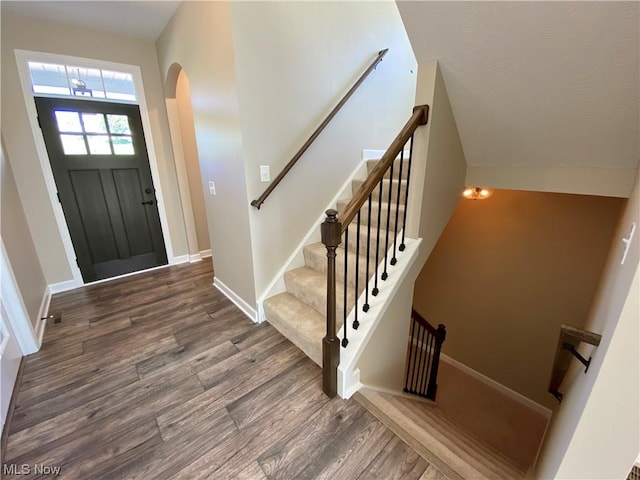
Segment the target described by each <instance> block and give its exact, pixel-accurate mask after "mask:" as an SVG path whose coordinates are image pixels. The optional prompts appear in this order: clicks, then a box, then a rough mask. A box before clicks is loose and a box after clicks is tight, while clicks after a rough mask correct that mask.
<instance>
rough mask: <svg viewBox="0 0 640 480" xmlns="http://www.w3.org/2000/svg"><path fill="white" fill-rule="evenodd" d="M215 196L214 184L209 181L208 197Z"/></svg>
mask: <svg viewBox="0 0 640 480" xmlns="http://www.w3.org/2000/svg"><path fill="white" fill-rule="evenodd" d="M215 194H216V184H215V183H214V182H213V180H209V195H215Z"/></svg>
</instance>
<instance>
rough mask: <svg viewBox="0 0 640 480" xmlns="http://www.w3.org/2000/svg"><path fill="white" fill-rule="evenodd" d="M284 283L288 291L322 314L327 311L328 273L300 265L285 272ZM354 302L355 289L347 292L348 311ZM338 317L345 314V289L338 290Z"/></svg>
mask: <svg viewBox="0 0 640 480" xmlns="http://www.w3.org/2000/svg"><path fill="white" fill-rule="evenodd" d="M284 283H285V285H286V287H287V292H289V293H290V294H292V295H293V296H294V297H296V298H297V299H298V300H300V301H301V302H303V303H306V304H307V305H309V306H310V307H313V308H314V309H315V310H316V311H317V312H318V313H320V314H321V315H323V316H324V315H326V311H327V276H326V274H324V273H322V272H319V271H317V270H314V269H313V268H309V267H300V268H294V269H293V270H289V271H288V272H285V274H284ZM353 304H354V292H353V289H349V290H348V293H347V311H351V309H352V308H353ZM336 307H337V308H336V314H337V318H343V315H344V313H343V312H344V310H343V308H344V289H342V288H338V289H337V291H336Z"/></svg>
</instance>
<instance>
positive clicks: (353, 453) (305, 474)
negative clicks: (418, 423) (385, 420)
mask: <svg viewBox="0 0 640 480" xmlns="http://www.w3.org/2000/svg"><path fill="white" fill-rule="evenodd" d="M393 436H394V435H393V433H391V432H390V431H389V430H388V429H387V428H386V427H385V426H384V425H382V424H381V423H380V422H379V421H378V420H377V419H376V418H375V417H374V416H373V415H371V414H370V413H369V412H364V414H363V415H361V416H360V417H358V419H357V420H356V421H355V422H353V424H352V425H350V426H349V428H347V430H346V431H345V432H344V433H342V434H341V435H339V436H337V437H336V438H334V439H333V441H331V442H330V443H329V444H328V445H327V446H326V448H325V449H324V450H323V451H322V453H321V454H320V455H319V456H318V457H317V458H316V459H315V460H314V461H312V462H309V463H308V464H307V465H306V466H305V467H304V469H303V470H302V471H301V472H300V473H299V474H298V475H297V476H296V478H297V479H299V480H313V479H331V478H357V477H358V475H359V473H360V472H361V471H362V468H363V467H365V466H367V465H369V464H370V463H371V462H372V461H373V460H374V459H375V457H376V456H377V455H378V453H380V451H381V450H382V449H383V448H384V446H385V445H386V444H387V443H389V441H390V440H391V439H392V438H393Z"/></svg>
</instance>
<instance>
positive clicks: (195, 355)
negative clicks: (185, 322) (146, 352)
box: [136, 339, 238, 378]
mask: <svg viewBox="0 0 640 480" xmlns="http://www.w3.org/2000/svg"><path fill="white" fill-rule="evenodd" d="M236 353H238V349H237V348H236V347H235V345H233V343H231V342H230V341H226V342H223V343H220V344H216V345H211V341H210V340H209V339H201V340H198V341H195V342H189V343H186V344H182V345H179V346H178V347H176V348H173V349H171V350H169V351H167V352H162V353H159V354H158V355H154V356H153V357H150V358H147V359H146V360H143V361H142V362H139V363H138V364H136V368H137V369H138V374H139V375H140V378H145V377H148V376H149V375H153V374H154V373H157V372H159V371H161V370H162V369H164V368H175V367H179V366H185V365H188V366H190V367H191V370H192V371H193V372H194V373H197V372H199V371H201V370H204V369H206V368H209V367H211V366H213V365H216V364H217V363H219V362H221V361H223V360H225V359H227V358H229V357H231V356H233V355H235V354H236Z"/></svg>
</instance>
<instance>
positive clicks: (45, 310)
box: [35, 285, 51, 347]
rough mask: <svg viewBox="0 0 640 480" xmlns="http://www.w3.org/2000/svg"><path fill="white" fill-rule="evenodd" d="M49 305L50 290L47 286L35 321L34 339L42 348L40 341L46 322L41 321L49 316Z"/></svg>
mask: <svg viewBox="0 0 640 480" xmlns="http://www.w3.org/2000/svg"><path fill="white" fill-rule="evenodd" d="M50 304H51V288H49V286H48V285H47V288H45V290H44V294H43V295H42V302H40V309H39V310H38V318H37V319H36V322H37V323H36V327H35V331H36V337H37V338H38V345H39V346H40V347H41V346H42V339H43V338H44V329H45V327H46V326H47V322H46V320H42V319H43V318H45V317H46V316H47V315H48V314H49V305H50Z"/></svg>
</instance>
